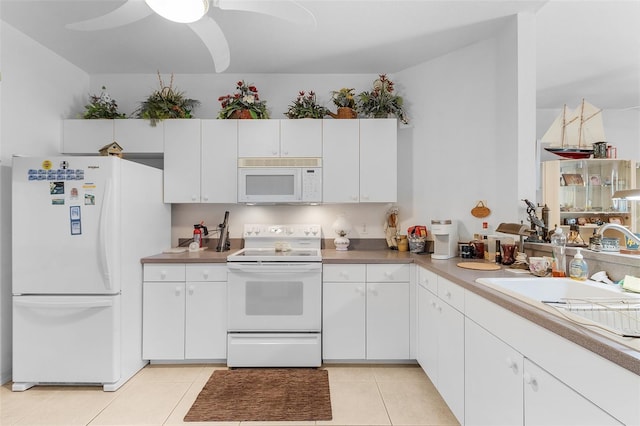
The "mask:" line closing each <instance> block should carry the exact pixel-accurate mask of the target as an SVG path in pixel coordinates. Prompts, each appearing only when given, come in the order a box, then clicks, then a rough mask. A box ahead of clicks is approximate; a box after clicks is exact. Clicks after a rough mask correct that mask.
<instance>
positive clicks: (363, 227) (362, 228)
mask: <svg viewBox="0 0 640 426" xmlns="http://www.w3.org/2000/svg"><path fill="white" fill-rule="evenodd" d="M368 232H369V231H368V230H367V224H366V223H363V224H362V227H361V228H360V235H366V234H367V233H368Z"/></svg>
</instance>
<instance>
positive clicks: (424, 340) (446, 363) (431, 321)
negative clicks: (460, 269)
mask: <svg viewBox="0 0 640 426" xmlns="http://www.w3.org/2000/svg"><path fill="white" fill-rule="evenodd" d="M417 275H418V290H417V291H418V327H417V329H418V351H417V359H418V363H419V364H420V366H421V367H422V368H423V370H424V371H425V373H426V374H427V375H428V376H429V378H430V379H431V381H432V382H433V384H434V385H435V386H436V388H437V389H438V392H440V395H441V396H442V398H443V399H444V400H445V402H446V403H447V405H448V406H449V408H450V409H451V411H452V412H453V414H454V415H455V416H456V418H457V419H458V421H459V422H460V423H462V424H464V408H465V407H464V402H465V400H464V356H465V346H464V344H465V342H464V314H463V313H462V312H460V311H459V310H458V309H462V310H463V309H464V290H463V289H462V288H461V287H460V286H457V285H455V284H453V283H452V282H451V281H448V280H446V279H444V278H442V277H438V276H437V275H435V274H433V273H432V272H429V271H427V270H425V269H423V268H418V274H417ZM434 291H435V292H437V294H436V293H434ZM445 300H446V301H445Z"/></svg>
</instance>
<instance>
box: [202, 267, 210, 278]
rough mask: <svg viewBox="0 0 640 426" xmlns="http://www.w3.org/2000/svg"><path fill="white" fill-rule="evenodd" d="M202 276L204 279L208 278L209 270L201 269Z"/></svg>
mask: <svg viewBox="0 0 640 426" xmlns="http://www.w3.org/2000/svg"><path fill="white" fill-rule="evenodd" d="M202 278H204V279H205V280H206V279H208V278H209V271H208V270H207V269H205V270H204V271H202Z"/></svg>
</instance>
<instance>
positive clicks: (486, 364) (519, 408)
mask: <svg viewBox="0 0 640 426" xmlns="http://www.w3.org/2000/svg"><path fill="white" fill-rule="evenodd" d="M522 368H523V357H522V355H521V354H520V353H519V352H517V351H516V350H514V349H513V348H511V347H510V346H508V345H507V344H506V343H504V342H502V341H501V340H499V339H498V338H497V337H495V336H494V335H493V334H491V333H489V332H488V331H486V330H485V329H484V328H482V327H480V326H479V325H478V324H476V323H475V322H473V321H471V320H469V319H466V320H465V366H464V371H465V397H464V398H465V413H464V414H465V423H466V424H468V425H495V426H499V425H504V426H517V425H522V422H523V390H522Z"/></svg>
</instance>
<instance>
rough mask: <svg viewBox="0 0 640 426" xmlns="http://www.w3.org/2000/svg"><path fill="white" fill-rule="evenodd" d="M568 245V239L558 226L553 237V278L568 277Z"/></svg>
mask: <svg viewBox="0 0 640 426" xmlns="http://www.w3.org/2000/svg"><path fill="white" fill-rule="evenodd" d="M566 245H567V237H566V236H565V235H564V234H563V233H562V228H560V227H559V226H558V225H556V230H555V232H554V233H553V235H551V246H552V247H551V250H552V252H553V263H552V265H551V276H552V277H566V276H567V255H566V253H565V247H566Z"/></svg>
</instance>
